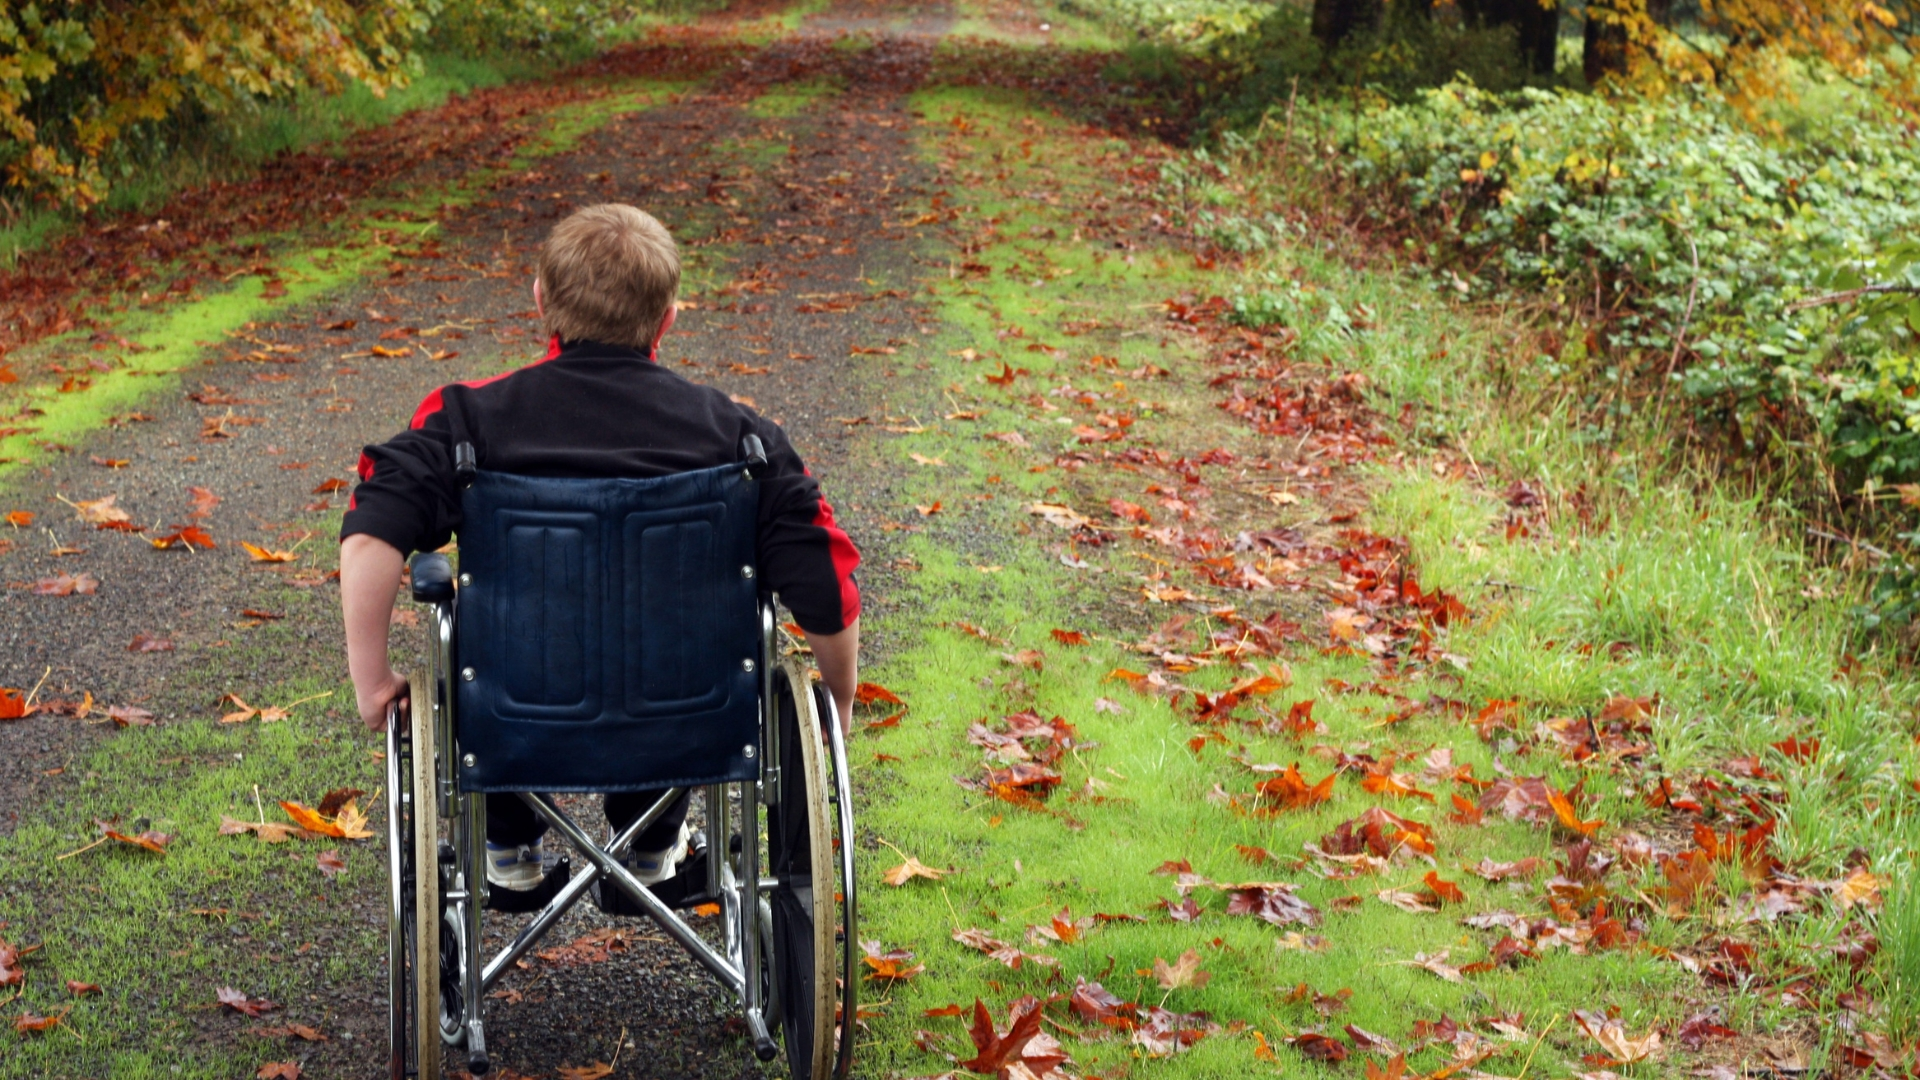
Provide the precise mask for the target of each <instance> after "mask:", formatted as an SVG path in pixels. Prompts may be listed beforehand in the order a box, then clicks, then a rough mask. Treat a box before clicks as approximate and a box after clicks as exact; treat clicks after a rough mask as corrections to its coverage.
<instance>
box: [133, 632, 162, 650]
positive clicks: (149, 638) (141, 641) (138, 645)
mask: <svg viewBox="0 0 1920 1080" xmlns="http://www.w3.org/2000/svg"><path fill="white" fill-rule="evenodd" d="M127 651H128V652H172V651H173V642H172V641H169V640H168V639H166V638H157V637H154V636H153V635H152V634H135V635H133V640H132V641H131V642H129V643H128V645H127Z"/></svg>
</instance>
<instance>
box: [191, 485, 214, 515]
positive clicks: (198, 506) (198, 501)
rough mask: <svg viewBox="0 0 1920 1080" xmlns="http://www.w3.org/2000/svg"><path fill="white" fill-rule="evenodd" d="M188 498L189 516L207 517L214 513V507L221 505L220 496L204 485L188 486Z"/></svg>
mask: <svg viewBox="0 0 1920 1080" xmlns="http://www.w3.org/2000/svg"><path fill="white" fill-rule="evenodd" d="M187 498H188V506H187V516H188V517H197V518H199V517H206V516H207V515H208V514H211V513H213V508H214V507H216V506H219V505H220V496H218V495H215V494H214V493H213V492H211V491H209V490H207V489H206V488H203V487H189V488H187Z"/></svg>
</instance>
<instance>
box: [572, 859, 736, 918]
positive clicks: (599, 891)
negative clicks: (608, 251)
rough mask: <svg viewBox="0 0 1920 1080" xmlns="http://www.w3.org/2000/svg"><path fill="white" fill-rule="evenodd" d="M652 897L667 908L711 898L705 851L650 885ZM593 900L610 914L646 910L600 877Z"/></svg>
mask: <svg viewBox="0 0 1920 1080" xmlns="http://www.w3.org/2000/svg"><path fill="white" fill-rule="evenodd" d="M647 888H648V890H649V891H650V892H652V893H653V895H654V898H655V899H657V900H659V901H660V902H661V903H663V904H665V905H667V906H668V907H669V908H673V909H675V910H679V909H680V908H689V907H693V906H694V905H695V904H704V903H707V902H708V901H710V900H712V899H713V897H711V896H708V895H707V853H706V852H705V851H701V852H698V853H696V854H695V855H694V856H693V857H692V858H689V859H688V860H687V861H686V862H683V863H681V864H680V866H679V868H678V869H676V870H675V871H674V872H673V876H672V877H670V878H668V879H667V880H665V881H663V882H661V883H660V884H658V885H649V886H648V887H647ZM593 899H594V902H595V903H597V904H599V905H600V910H601V911H604V912H606V913H607V914H609V915H645V914H646V913H647V911H646V909H645V908H643V907H641V906H640V905H639V904H637V903H635V902H634V899H633V898H632V897H631V896H628V895H627V894H626V893H625V892H623V891H622V890H621V888H620V886H618V885H615V884H614V883H613V882H611V881H608V880H607V879H606V878H601V879H600V880H599V881H596V882H594V883H593Z"/></svg>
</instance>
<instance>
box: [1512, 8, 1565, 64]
mask: <svg viewBox="0 0 1920 1080" xmlns="http://www.w3.org/2000/svg"><path fill="white" fill-rule="evenodd" d="M1518 8H1519V10H1517V11H1515V12H1514V16H1515V18H1514V29H1516V30H1518V31H1519V32H1520V55H1521V56H1523V57H1525V58H1526V60H1527V63H1528V65H1529V66H1531V67H1532V68H1533V73H1534V74H1535V75H1552V74H1553V71H1554V67H1555V62H1556V60H1557V59H1558V52H1559V48H1560V5H1559V4H1557V3H1554V2H1552V0H1548V2H1547V3H1545V4H1542V3H1541V2H1540V0H1518Z"/></svg>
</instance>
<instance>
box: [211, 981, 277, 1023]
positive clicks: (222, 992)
mask: <svg viewBox="0 0 1920 1080" xmlns="http://www.w3.org/2000/svg"><path fill="white" fill-rule="evenodd" d="M213 996H214V998H215V999H216V1000H218V1001H219V1003H220V1004H222V1005H225V1006H226V1007H227V1008H229V1009H232V1010H233V1011H234V1012H237V1013H242V1014H244V1015H246V1016H250V1017H252V1018H254V1019H255V1020H258V1019H259V1018H260V1014H261V1013H265V1012H272V1011H273V1010H274V1009H277V1008H279V1007H280V1006H278V1005H275V1004H274V1003H273V1002H271V1001H268V1000H267V999H266V998H250V997H248V996H247V995H245V994H243V993H241V992H240V991H238V990H235V989H234V988H233V987H231V986H223V987H221V988H220V989H218V990H215V991H214V995H213Z"/></svg>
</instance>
